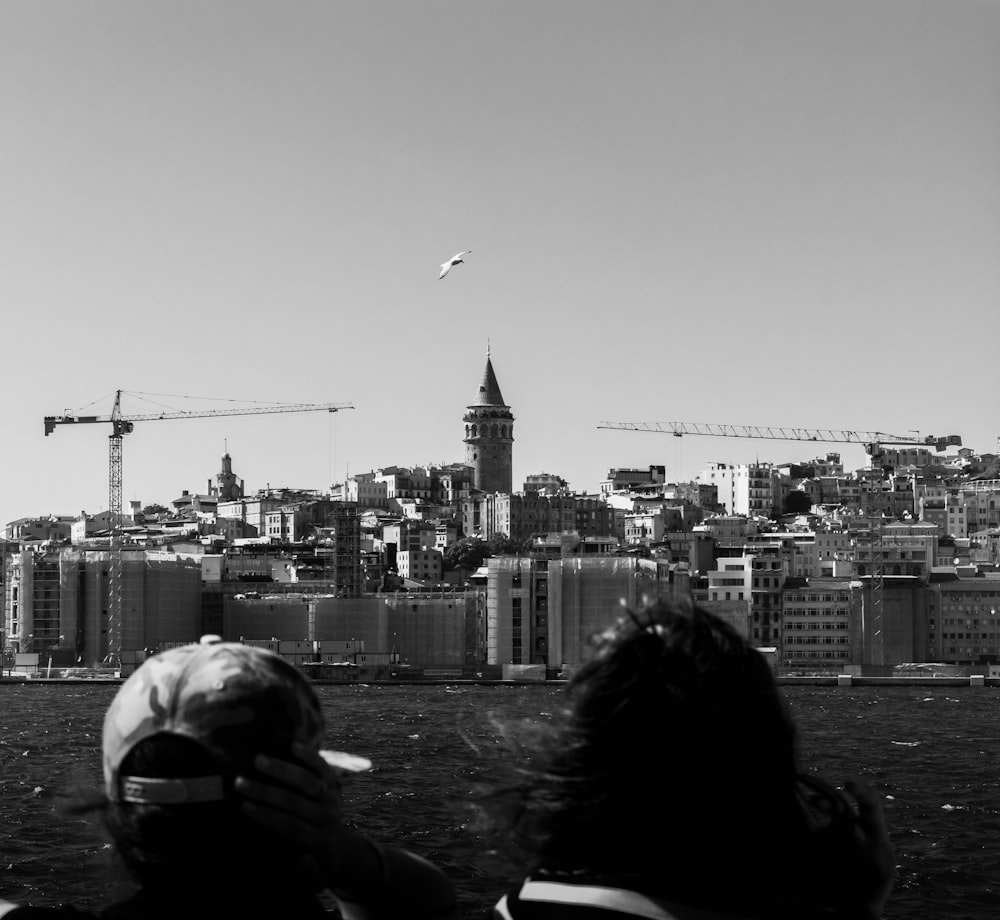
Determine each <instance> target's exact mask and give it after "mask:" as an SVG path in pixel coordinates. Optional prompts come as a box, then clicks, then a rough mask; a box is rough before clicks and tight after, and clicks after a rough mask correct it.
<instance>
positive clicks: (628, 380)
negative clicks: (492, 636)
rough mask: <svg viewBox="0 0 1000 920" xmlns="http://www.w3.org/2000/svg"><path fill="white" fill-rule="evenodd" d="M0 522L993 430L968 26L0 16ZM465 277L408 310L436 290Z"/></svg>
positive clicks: (986, 107)
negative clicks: (238, 493) (426, 468)
mask: <svg viewBox="0 0 1000 920" xmlns="http://www.w3.org/2000/svg"><path fill="white" fill-rule="evenodd" d="M0 137H2V142H0V175H2V177H3V178H2V182H3V186H2V193H0V311H2V314H0V315H2V318H3V326H2V338H0V370H2V374H3V381H4V387H3V390H4V420H3V428H2V450H0V522H6V521H9V520H12V519H15V518H18V517H26V516H34V515H47V514H76V513H79V512H80V511H81V510H86V511H88V512H91V513H93V512H97V511H100V510H102V509H105V508H106V507H107V496H108V462H107V453H108V449H107V435H108V434H109V433H110V426H109V425H87V426H79V427H69V426H62V427H60V428H58V429H57V430H56V432H55V433H54V434H53V435H51V436H49V437H45V436H44V434H43V425H42V420H43V417H44V416H46V415H56V414H60V413H62V412H64V411H66V410H69V411H71V412H78V411H86V412H90V413H97V414H106V413H108V412H110V410H111V405H112V399H113V394H114V392H115V390H117V389H122V390H125V391H129V392H132V393H146V394H158V395H156V396H148V397H146V400H145V401H138V400H137V399H134V398H131V399H130V400H128V401H127V402H126V404H125V408H126V411H127V412H129V411H132V412H149V411H155V410H156V409H157V408H160V407H163V406H166V407H167V408H168V409H171V410H177V411H183V410H189V409H192V408H203V407H212V408H215V407H218V406H219V405H220V404H219V403H210V402H207V401H206V400H204V399H200V400H198V401H192V400H191V399H189V398H188V397H213V398H219V399H224V400H232V401H238V402H230V403H223V404H221V405H229V406H231V407H238V406H239V405H245V404H248V403H262V402H277V403H281V402H293V403H300V402H305V403H322V402H344V403H351V404H353V405H354V406H355V409H354V410H352V411H345V412H342V413H338V414H335V415H331V414H328V413H316V412H307V413H299V414H286V415H277V416H232V417H226V418H220V419H214V420H211V421H204V420H193V419H189V420H182V421H153V422H145V423H138V424H137V425H136V429H135V431H134V433H132V434H131V435H129V436H127V437H126V439H125V444H124V485H123V496H124V499H125V501H126V503H127V502H128V501H129V500H132V499H138V500H139V501H140V502H141V503H142V504H149V503H151V502H159V503H162V504H168V503H169V502H170V501H172V500H173V499H174V498H176V497H177V496H178V495H179V494H180V493H181V492H182V491H183V490H184V489H187V490H189V491H192V492H198V491H205V490H206V488H207V483H208V480H209V479H210V478H211V477H214V475H215V474H216V472H217V471H218V469H219V466H220V457H221V455H222V454H223V452H224V451H225V450H226V449H227V448H228V450H229V452H230V453H231V455H232V458H233V467H234V471H235V472H236V473H237V475H238V476H240V477H241V478H243V479H244V481H245V484H246V488H247V489H248V490H250V491H255V490H256V489H259V488H263V487H265V486H267V485H271V486H289V487H295V488H316V489H323V488H325V487H327V486H328V485H329V484H330V482H332V481H340V480H342V479H343V478H344V476H345V475H346V474H353V473H359V472H364V471H367V470H371V469H373V468H377V467H381V466H388V465H392V464H398V465H406V466H410V465H417V464H422V463H427V462H453V461H460V460H462V459H463V457H464V445H463V443H462V436H463V431H464V429H463V425H462V415H463V413H464V411H465V408H466V406H467V405H468V404H470V403H471V402H472V401H473V400H474V398H475V396H476V392H477V389H478V385H479V382H480V379H481V376H482V372H483V367H484V363H485V358H486V351H487V347H489V348H490V349H491V353H492V359H493V365H494V368H495V370H496V374H497V377H498V380H499V383H500V386H501V389H502V391H503V394H504V397H505V399H506V401H507V403H508V404H509V405H510V406H511V407H512V410H513V413H514V415H515V418H516V422H515V426H514V430H515V439H516V440H515V444H514V482H515V488H519V487H520V484H521V483H522V482H523V481H524V478H525V477H526V476H527V475H528V474H530V473H538V472H549V473H554V474H558V475H561V476H562V477H564V478H565V479H567V480H568V481H569V483H570V486H571V487H572V488H575V489H577V490H580V491H584V490H593V489H595V488H596V487H597V485H598V483H599V482H600V481H601V479H603V478H605V475H606V473H607V470H608V469H609V468H611V467H617V466H626V467H628V466H638V467H646V466H648V465H649V464H659V463H662V464H665V465H666V466H667V475H668V478H670V479H671V480H677V479H690V478H692V477H693V476H694V475H695V474H696V473H697V472H698V471H699V470H700V469H701V468H703V466H704V465H705V463H706V462H707V461H709V460H719V461H724V462H731V463H743V462H748V461H753V460H755V459H761V460H775V461H784V460H791V459H809V458H811V457H813V456H816V455H817V453H825V452H826V451H827V450H838V449H839V450H841V452H842V453H843V455H844V458H845V460H846V461H847V462H848V464H849V465H852V464H854V465H858V466H860V465H862V464H863V463H864V462H865V459H864V454H863V452H862V451H861V449H860V448H859V447H856V446H841V447H838V446H837V445H819V446H818V450H817V449H816V448H817V446H816V445H809V444H796V443H787V442H780V441H754V440H743V439H734V438H726V439H721V438H711V437H700V438H699V437H686V438H673V437H670V436H669V435H655V434H647V433H635V432H624V431H609V430H604V429H599V428H598V425H599V424H600V422H602V421H605V420H615V421H643V422H646V421H649V422H652V421H662V422H670V421H687V422H707V423H719V424H722V423H725V424H736V425H761V426H778V427H815V428H829V429H851V430H880V431H887V432H891V433H896V434H903V435H905V434H907V433H908V432H910V431H919V432H920V434H921V435H926V434H935V435H940V434H953V433H954V434H960V435H961V436H962V437H963V439H964V442H965V444H966V445H967V446H969V447H972V448H974V449H976V450H979V451H993V450H995V449H996V444H997V438H998V436H1000V417H998V416H1000V413H998V402H1000V398H998V391H1000V384H998V383H997V360H998V352H1000V348H998V345H1000V335H998V333H1000V309H998V307H1000V296H998V295H1000V2H996V0H936V2H931V0H784V2H778V0H689V2H679V0H602V2H594V0H503V2H500V0H497V2H476V0H356V2H335V0H316V2H313V0H272V2H260V0H211V2H205V0H172V2H170V3H163V2H155V0H87V2H79V0H0ZM463 249H470V250H472V252H471V254H470V255H469V256H468V257H467V261H466V263H465V264H463V265H459V266H457V267H456V268H455V269H454V270H453V271H452V272H451V274H449V275H448V276H447V277H446V278H445V279H443V280H440V281H439V280H438V266H439V263H441V262H443V261H444V260H445V259H447V258H449V257H450V256H451V255H452V254H453V253H456V252H458V251H459V250H463Z"/></svg>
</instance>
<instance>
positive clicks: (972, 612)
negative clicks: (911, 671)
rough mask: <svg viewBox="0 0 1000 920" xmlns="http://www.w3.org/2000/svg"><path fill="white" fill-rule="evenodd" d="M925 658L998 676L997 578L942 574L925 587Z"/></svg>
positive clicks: (999, 590)
mask: <svg viewBox="0 0 1000 920" xmlns="http://www.w3.org/2000/svg"><path fill="white" fill-rule="evenodd" d="M927 594H928V599H927V635H926V637H927V654H928V656H929V657H927V658H923V659H921V658H914V659H913V660H914V661H921V660H924V661H927V660H930V661H942V662H948V663H951V664H959V665H970V666H979V667H986V668H988V670H987V671H981V672H980V673H988V674H990V675H993V676H1000V575H997V573H995V572H994V573H990V574H988V575H986V576H985V577H982V578H959V577H958V576H957V575H955V574H944V575H941V576H938V577H936V578H933V579H932V580H931V582H930V584H929V585H928V590H927Z"/></svg>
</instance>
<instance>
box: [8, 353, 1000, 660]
mask: <svg viewBox="0 0 1000 920" xmlns="http://www.w3.org/2000/svg"><path fill="white" fill-rule="evenodd" d="M461 422H462V429H461V430H462V442H463V444H464V448H465V455H464V462H458V463H452V464H443V465H437V466H433V465H432V466H414V467H405V466H395V465H393V466H385V467H382V468H379V469H375V470H371V471H367V472H364V473H360V474H356V475H354V476H352V477H350V478H349V479H347V480H346V481H345V482H342V483H338V484H336V485H334V486H333V487H331V488H330V489H329V490H326V491H319V490H317V491H292V490H271V489H265V490H261V491H258V492H256V493H248V492H247V491H246V489H245V485H244V483H243V481H242V480H240V479H239V478H238V477H237V476H236V474H235V473H234V472H233V464H232V458H231V457H230V456H229V454H228V452H227V453H226V454H225V455H224V456H223V457H222V461H221V468H220V470H219V472H218V473H217V474H216V476H215V477H214V480H213V479H209V480H208V484H207V489H206V491H205V492H204V493H189V492H186V491H185V492H183V493H182V494H181V495H180V497H178V498H177V499H175V500H174V501H173V502H172V503H171V504H172V510H164V509H162V508H161V509H159V510H152V509H146V510H145V511H143V510H142V509H140V508H139V506H138V503H133V506H132V508H131V515H130V519H129V520H128V521H126V522H123V527H122V535H123V548H122V615H121V616H122V622H121V623H120V624H118V625H119V630H118V634H119V635H120V637H121V639H120V648H119V649H117V650H115V649H112V648H111V645H110V640H109V638H108V637H109V622H108V618H109V611H108V606H109V605H108V596H109V577H110V576H109V570H110V568H111V565H110V562H111V560H110V548H109V539H108V528H109V526H110V523H111V522H110V521H109V520H108V519H107V515H106V513H105V514H104V515H93V516H91V515H86V514H81V515H79V516H78V517H45V518H38V519H23V520H18V521H12V522H10V523H8V524H7V525H6V528H5V539H4V540H3V541H2V542H0V549H2V564H0V574H2V578H3V586H2V587H3V595H2V596H3V619H2V633H0V649H2V650H3V653H4V657H3V665H4V668H5V669H6V670H7V671H10V670H11V669H14V668H22V669H25V670H30V669H31V668H32V667H34V668H35V669H38V668H40V667H42V666H43V665H45V664H46V663H52V665H53V666H55V667H64V668H66V667H70V668H71V667H98V666H106V665H107V663H108V661H109V660H110V658H109V654H110V653H111V652H112V651H116V652H117V657H118V658H119V659H120V661H119V662H116V664H118V665H120V667H121V669H122V670H128V669H129V668H131V667H135V666H136V665H137V664H138V663H139V662H141V660H143V658H144V657H146V656H147V655H149V654H151V653H152V652H154V651H156V650H157V649H161V648H165V647H168V646H170V645H172V644H179V643H182V642H188V641H192V640H194V639H196V638H197V637H198V636H199V635H200V634H202V633H205V632H214V633H219V634H221V635H223V636H225V637H226V638H228V639H233V640H242V641H247V642H255V643H266V644H270V645H273V647H274V648H275V650H276V651H278V652H279V653H281V654H283V655H287V656H289V657H290V658H291V659H292V660H293V661H294V662H295V663H296V664H299V665H301V666H302V667H306V668H325V669H327V671H326V672H324V673H326V674H327V676H329V674H336V675H338V676H342V675H344V674H355V675H357V674H361V673H365V674H366V675H368V676H372V675H375V676H383V677H385V676H390V675H395V676H397V677H402V676H406V675H407V674H415V673H418V672H419V673H425V672H426V673H430V674H437V675H453V676H455V675H459V674H465V675H466V676H473V675H484V674H485V675H488V676H504V675H506V676H520V677H525V676H539V675H541V676H553V675H556V674H565V673H567V672H568V671H570V670H572V669H573V668H574V667H576V666H578V665H579V663H580V662H581V661H583V660H584V659H585V658H586V655H587V654H588V638H589V636H590V635H591V634H593V633H594V632H595V631H597V630H599V629H601V628H603V626H605V625H606V624H607V621H608V619H609V618H610V617H613V616H615V615H617V612H618V611H619V609H620V601H622V600H624V601H625V602H626V603H627V604H629V605H630V606H633V607H634V606H636V605H638V604H639V603H641V600H642V598H643V597H644V596H646V595H649V594H666V595H672V596H688V595H690V596H692V597H694V598H695V599H696V600H697V601H698V602H699V603H701V604H703V605H704V606H706V607H708V608H709V609H711V610H713V611H715V612H716V613H718V614H719V615H720V616H723V617H724V618H725V619H726V620H727V621H728V622H730V623H731V624H732V625H733V626H734V627H735V628H737V629H738V631H739V632H740V633H741V634H743V635H745V636H746V637H747V638H748V639H749V640H750V641H751V642H752V643H754V644H755V645H757V646H759V647H760V648H762V649H767V650H768V655H769V656H770V657H771V659H772V660H773V661H774V662H775V664H776V666H777V667H778V668H779V669H780V670H781V671H782V672H784V673H842V672H844V671H850V670H854V671H855V672H864V673H881V674H891V673H895V672H896V670H897V669H899V668H905V667H912V666H914V665H915V664H920V663H942V664H949V665H953V666H956V667H961V668H966V669H972V668H975V669H977V670H978V671H980V672H983V673H986V672H989V673H994V672H997V673H1000V624H998V622H997V617H998V613H997V611H998V610H1000V574H998V572H1000V470H998V463H997V457H996V456H995V455H983V456H979V455H976V454H975V453H974V452H972V451H970V450H968V449H965V448H963V449H962V450H961V451H959V452H957V453H954V454H946V455H945V456H941V455H940V451H939V450H938V449H937V445H933V449H932V447H913V448H909V447H906V448H903V447H900V448H898V449H893V450H891V451H888V450H887V451H884V452H883V453H882V454H881V456H880V457H879V458H878V461H879V462H878V464H872V466H871V467H868V468H865V469H861V470H853V471H852V470H845V469H844V467H843V464H842V462H841V457H840V455H839V454H836V453H828V454H826V455H825V456H824V457H819V458H814V459H812V460H808V461H803V462H794V463H786V464H778V465H772V464H765V463H752V464H724V463H712V464H709V466H708V467H707V468H706V469H705V470H703V471H702V472H701V473H700V474H699V475H698V477H697V478H696V481H694V482H690V483H671V482H669V481H668V479H667V475H666V468H665V467H664V466H662V465H657V464H651V465H649V466H648V467H645V468H640V469H611V470H608V471H607V475H606V477H605V478H604V480H603V481H602V482H601V483H600V488H599V492H598V493H597V494H581V493H576V492H574V491H572V490H571V489H570V488H569V484H568V483H567V482H566V481H565V480H564V479H563V478H562V477H560V476H559V475H558V474H557V473H549V472H538V473H532V474H530V475H528V476H527V477H526V478H525V481H524V483H523V485H522V487H521V488H520V489H519V490H518V491H513V488H512V486H513V444H514V432H513V423H514V415H513V413H512V411H511V407H510V406H509V405H508V404H507V403H506V402H505V401H504V398H503V396H502V393H501V390H500V386H499V382H498V380H497V376H496V373H495V370H494V368H493V364H492V359H491V356H490V355H489V354H487V357H486V364H485V368H484V372H483V376H482V380H481V383H480V385H479V388H478V391H477V394H476V396H475V398H474V399H473V400H472V402H471V403H470V404H469V405H468V406H466V408H465V411H464V413H463V415H462V418H461ZM457 440H458V439H457V438H456V443H457ZM948 446H949V445H947V444H944V445H943V447H945V448H947V447H948ZM483 544H489V545H490V547H492V550H493V554H492V555H488V558H486V559H485V560H484V564H483V565H482V567H479V562H478V561H476V562H474V563H473V564H471V565H466V566H464V567H463V566H462V565H458V564H457V563H456V560H457V559H458V558H459V555H460V554H459V553H457V552H456V551H457V550H460V549H462V548H463V546H465V547H467V548H468V547H471V548H472V549H473V550H475V547H477V546H482V545H483ZM473 556H475V553H473ZM481 557H482V553H481V552H480V556H479V557H478V558H479V559H481ZM113 632H114V631H113V630H112V631H111V633H112V634H113ZM314 673H318V672H316V671H314Z"/></svg>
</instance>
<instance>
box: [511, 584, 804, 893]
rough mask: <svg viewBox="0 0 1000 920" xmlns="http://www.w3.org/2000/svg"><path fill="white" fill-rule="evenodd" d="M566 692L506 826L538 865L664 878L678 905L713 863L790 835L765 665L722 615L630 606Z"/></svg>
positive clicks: (774, 696) (788, 739) (789, 795)
mask: <svg viewBox="0 0 1000 920" xmlns="http://www.w3.org/2000/svg"><path fill="white" fill-rule="evenodd" d="M567 693H568V697H569V703H570V706H569V711H568V713H567V722H566V725H565V728H564V730H563V731H562V732H561V733H560V734H559V736H558V737H557V738H556V739H554V744H553V750H552V752H551V753H550V754H548V755H547V757H546V759H545V761H544V764H543V765H542V766H541V769H540V770H539V772H538V773H537V774H536V775H535V777H534V779H533V780H532V781H531V783H530V784H528V785H529V787H530V788H528V791H527V793H526V795H525V797H524V801H523V803H522V810H521V812H520V815H519V820H518V825H517V827H516V831H517V833H518V834H519V836H520V838H521V840H522V842H526V841H530V840H532V839H533V840H534V843H529V846H530V847H532V848H533V849H534V850H535V852H536V854H537V862H538V863H539V864H540V865H542V866H545V867H547V868H550V869H556V870H581V869H584V870H590V871H594V872H597V873H603V874H610V875H622V874H627V875H639V876H645V877H647V878H652V879H664V878H669V879H671V880H672V881H671V886H672V890H673V892H674V894H675V896H678V899H681V900H683V898H681V897H680V895H682V894H683V893H684V889H685V888H686V886H692V887H693V889H694V890H695V891H698V890H699V889H701V890H704V888H705V886H706V884H707V885H709V886H710V885H711V881H710V879H711V877H712V876H713V875H714V874H715V873H716V872H717V869H718V866H717V865H716V861H719V862H723V863H725V873H726V874H727V875H728V876H729V877H730V878H731V879H732V880H733V881H734V882H735V881H737V879H738V878H739V877H740V876H742V875H744V874H746V873H744V871H743V868H747V867H749V866H751V865H752V864H753V863H754V859H755V858H754V855H753V854H754V853H755V852H761V849H762V848H767V847H768V845H769V844H770V843H772V842H773V841H774V840H777V839H779V835H780V843H781V849H782V850H784V849H785V844H786V843H791V838H795V839H796V840H799V839H800V837H801V835H802V833H803V832H804V830H805V828H804V825H803V823H802V815H801V811H800V809H799V805H798V801H797V771H796V763H795V760H796V758H795V740H794V729H793V725H792V723H791V721H790V719H789V718H788V716H787V714H786V712H785V709H784V706H783V704H782V701H781V698H780V697H779V694H778V689H777V686H776V682H775V680H774V677H773V675H772V674H771V670H770V667H769V665H768V664H767V662H766V660H765V659H764V657H763V656H762V655H761V654H760V653H759V652H757V651H756V650H755V649H753V648H752V647H750V646H749V644H748V643H747V642H746V641H745V640H744V639H743V638H741V637H740V636H739V635H738V634H737V633H736V632H735V630H734V629H732V628H731V627H730V626H728V625H727V624H726V623H725V622H724V621H722V620H720V619H719V618H717V617H715V616H713V615H712V614H710V613H707V612H706V611H704V610H702V609H700V608H698V607H697V606H695V605H693V604H691V603H671V602H666V601H657V602H654V603H651V604H648V605H647V606H646V607H644V608H643V609H642V610H641V611H639V612H638V613H631V612H630V613H629V614H628V615H627V616H625V617H622V618H621V619H620V620H619V621H618V622H616V623H615V624H614V625H613V626H612V627H611V628H609V629H608V630H606V631H605V632H604V633H603V634H601V635H600V636H598V637H596V639H595V647H594V652H593V655H592V656H591V658H590V659H589V660H588V661H587V662H586V663H585V664H584V665H583V666H582V667H581V668H580V669H579V670H578V671H577V672H576V673H575V675H574V676H573V678H572V679H571V681H570V683H569V686H568V688H567ZM650 838H652V839H653V840H654V841H655V843H653V844H652V845H650V842H649V841H650ZM791 845H792V850H793V851H794V846H795V844H794V843H792V844H791ZM769 858H778V856H777V854H776V853H775V854H772V856H771V857H769ZM756 871H757V872H758V873H759V867H758V868H757V870H756ZM751 877H752V873H751V874H748V880H749V878H751Z"/></svg>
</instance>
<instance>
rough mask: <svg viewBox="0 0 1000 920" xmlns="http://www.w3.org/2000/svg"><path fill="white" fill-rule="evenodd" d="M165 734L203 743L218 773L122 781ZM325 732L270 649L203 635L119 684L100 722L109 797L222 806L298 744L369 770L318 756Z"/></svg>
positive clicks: (288, 667) (300, 680)
mask: <svg viewBox="0 0 1000 920" xmlns="http://www.w3.org/2000/svg"><path fill="white" fill-rule="evenodd" d="M162 734H165V735H180V736H183V737H185V738H190V739H192V740H193V741H196V742H197V743H199V744H200V745H201V746H202V747H204V748H205V749H206V750H207V751H208V752H209V753H210V754H212V755H213V757H214V759H215V760H217V761H218V763H219V771H218V773H217V774H215V775H211V776H197V777H177V778H169V777H168V778H160V777H155V778H154V777H145V776H122V775H121V765H122V762H123V761H124V760H125V758H126V757H127V756H128V754H129V752H130V751H132V750H133V749H134V748H135V746H136V745H137V744H139V743H140V742H141V741H144V740H146V739H147V738H151V737H153V736H154V735H162ZM324 734H325V725H324V720H323V711H322V708H321V707H320V702H319V699H318V697H317V696H316V693H315V691H314V690H313V687H312V685H311V684H310V682H309V680H308V679H307V678H306V677H305V676H304V675H303V674H302V673H301V672H300V671H299V670H298V669H297V668H295V667H294V666H293V665H292V664H290V663H289V662H287V661H285V660H284V659H283V658H281V657H280V656H279V655H277V654H275V653H274V652H271V651H269V650H267V649H264V648H259V647H257V646H251V645H243V644H242V643H239V642H223V641H221V640H220V639H219V637H218V636H205V637H203V638H202V640H201V641H200V642H198V643H195V644H191V645H183V646H178V647H177V648H172V649H168V650H166V651H164V652H161V653H160V654H158V655H155V656H153V657H152V658H149V659H147V660H146V661H145V662H143V664H142V665H141V666H140V667H139V668H137V669H136V670H135V672H134V673H133V674H132V675H131V676H130V677H129V678H128V680H126V681H125V683H124V684H122V686H121V688H120V689H119V691H118V694H117V695H116V696H115V698H114V700H113V701H112V703H111V706H110V707H109V708H108V711H107V713H106V714H105V717H104V736H103V761H104V786H105V792H106V793H107V796H108V798H109V799H110V800H112V801H116V802H132V803H139V804H180V803H194V802H213V801H219V800H222V799H224V798H226V788H227V786H228V785H231V782H232V779H233V778H234V777H235V776H236V775H237V774H246V773H249V772H251V771H252V769H253V761H254V758H255V757H256V756H257V755H258V754H263V753H266V754H268V755H269V756H275V757H286V758H289V759H291V758H292V753H291V748H292V745H293V744H295V743H300V744H304V745H305V746H307V747H312V748H314V749H315V750H317V751H318V752H319V754H320V756H322V757H323V759H324V760H325V761H326V762H327V763H329V764H331V765H332V766H334V767H337V768H339V769H341V770H348V771H351V772H357V771H360V770H367V769H370V767H371V762H370V761H369V760H367V759H366V758H364V757H356V756H354V755H350V754H346V753H343V752H341V751H324V750H320V743H321V742H322V740H323V737H324Z"/></svg>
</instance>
